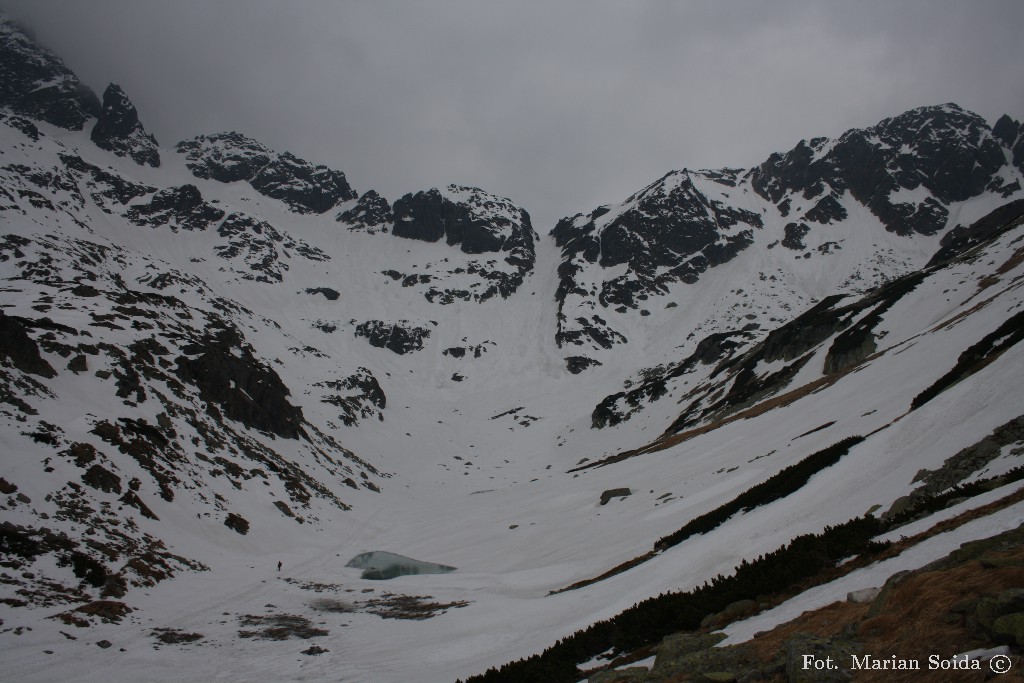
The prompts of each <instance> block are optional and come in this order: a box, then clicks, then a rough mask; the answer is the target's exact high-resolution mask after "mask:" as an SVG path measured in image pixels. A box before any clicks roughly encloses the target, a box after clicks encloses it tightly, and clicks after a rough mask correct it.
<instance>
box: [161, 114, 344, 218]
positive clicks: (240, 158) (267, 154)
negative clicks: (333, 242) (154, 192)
mask: <svg viewBox="0 0 1024 683" xmlns="http://www.w3.org/2000/svg"><path fill="white" fill-rule="evenodd" d="M175 149H176V150H177V151H178V153H180V154H184V155H185V159H186V161H185V165H186V166H187V167H188V169H189V170H190V171H191V172H192V174H193V175H194V176H196V177H197V178H203V179H212V180H218V181H220V182H222V183H231V182H237V181H246V182H248V183H249V185H251V186H252V188H253V189H254V190H256V191H257V192H259V193H260V194H262V195H263V196H265V197H270V198H271V199H279V200H281V201H283V202H284V203H285V204H286V205H287V206H288V208H289V209H291V210H292V211H294V212H296V213H325V212H327V211H329V210H330V209H332V208H334V206H336V205H337V204H338V203H339V202H343V201H348V200H351V199H355V198H356V197H357V196H358V195H357V194H356V192H355V191H354V190H353V189H352V188H351V187H350V186H349V184H348V181H347V180H346V179H345V174H344V173H342V172H341V171H335V170H333V169H330V168H327V167H326V166H321V165H316V164H312V163H310V162H308V161H305V160H304V159H300V158H298V157H296V156H295V155H294V154H291V153H290V152H283V153H278V152H275V151H273V150H271V149H270V148H268V147H266V146H265V145H263V144H262V143H260V142H258V141H256V140H254V139H252V138H249V137H246V136H245V135H241V134H240V133H234V132H229V133H215V134H213V135H200V136H198V137H196V138H193V139H192V140H185V141H183V142H179V143H178V145H177V146H176V147H175Z"/></svg>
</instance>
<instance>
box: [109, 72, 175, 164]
mask: <svg viewBox="0 0 1024 683" xmlns="http://www.w3.org/2000/svg"><path fill="white" fill-rule="evenodd" d="M92 141H93V142H95V143H96V146H97V147H100V148H101V149H105V150H107V151H110V152H113V153H114V154H116V155H118V156H121V157H123V156H128V157H131V159H132V160H133V161H135V163H137V164H139V165H140V166H143V165H146V166H153V167H157V166H159V165H160V154H159V152H157V142H156V138H154V137H153V136H152V135H150V134H149V133H147V132H146V129H145V128H143V127H142V123H141V122H140V121H139V112H138V111H137V110H136V109H135V105H134V104H132V102H131V100H129V99H128V96H127V95H125V94H124V90H122V89H121V86H119V85H115V84H114V83H111V84H110V85H108V86H107V89H106V90H105V91H104V92H103V111H101V112H100V116H99V120H97V121H96V125H95V126H93V129H92Z"/></svg>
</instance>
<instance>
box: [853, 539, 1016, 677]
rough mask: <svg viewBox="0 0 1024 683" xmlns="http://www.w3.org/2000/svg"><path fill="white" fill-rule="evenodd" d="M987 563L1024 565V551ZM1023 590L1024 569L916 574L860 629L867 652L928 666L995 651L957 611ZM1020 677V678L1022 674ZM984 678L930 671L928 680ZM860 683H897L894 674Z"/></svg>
mask: <svg viewBox="0 0 1024 683" xmlns="http://www.w3.org/2000/svg"><path fill="white" fill-rule="evenodd" d="M986 558H991V559H998V560H999V561H1000V562H1019V563H1020V564H1021V565H1024V549H1022V548H1018V549H1015V550H1013V551H1009V552H1002V553H995V552H994V553H989V554H988V555H986ZM1020 586H1024V566H992V565H991V564H988V565H987V566H986V564H985V563H983V562H979V561H972V562H968V563H966V564H963V565H960V566H957V567H953V568H951V569H947V570H940V571H929V572H923V573H920V574H910V575H908V576H907V577H906V578H905V579H903V580H902V581H899V582H897V583H896V584H895V585H894V586H893V587H892V588H891V589H890V590H889V591H888V594H887V595H885V596H884V597H883V599H884V606H883V608H882V610H881V612H880V613H879V614H877V616H874V617H871V618H868V619H865V620H864V621H863V622H862V623H861V624H860V629H859V633H860V636H861V638H862V642H863V643H864V651H865V652H870V653H871V654H873V655H875V656H876V657H889V656H890V655H896V656H897V657H900V658H908V659H917V660H918V661H920V662H921V663H922V667H926V666H927V665H926V662H927V660H928V657H929V655H935V654H937V655H940V656H941V657H943V658H947V657H951V656H953V655H954V654H957V653H960V652H965V651H967V650H972V649H975V648H980V647H990V646H991V645H992V644H991V643H987V642H985V641H983V640H981V639H980V638H979V636H978V635H977V634H975V633H973V632H972V631H971V630H970V629H969V628H968V625H967V623H966V617H965V615H964V614H962V613H960V612H958V611H955V610H954V608H955V607H956V606H957V605H958V603H959V604H963V603H964V602H965V601H970V600H973V599H977V598H981V597H986V596H989V597H994V596H996V595H998V594H999V593H1000V592H1001V591H1003V590H1006V589H1008V588H1019V587H1020ZM1017 673H1018V677H1019V676H1020V675H1021V673H1022V672H1019V671H1018V672H1017ZM984 674H985V672H984V671H983V672H974V673H972V672H964V671H955V672H953V671H945V672H944V671H929V672H928V673H927V674H925V675H927V676H928V680H929V681H972V680H978V681H981V680H984V679H985V675H984ZM914 675H916V676H918V677H920V676H921V675H922V674H921V672H916V673H915V674H914ZM858 680H864V681H891V680H897V679H896V678H894V677H893V672H862V673H861V675H860V676H859V677H858ZM907 680H910V678H909V677H908V679H907Z"/></svg>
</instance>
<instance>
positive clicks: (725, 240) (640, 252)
mask: <svg viewBox="0 0 1024 683" xmlns="http://www.w3.org/2000/svg"><path fill="white" fill-rule="evenodd" d="M723 173H725V172H723ZM626 203H627V204H630V206H629V208H627V209H626V210H625V211H623V212H621V213H620V214H619V215H618V216H616V217H615V218H614V219H613V220H612V221H611V222H610V223H608V224H607V225H604V226H602V227H601V228H598V224H597V221H598V219H599V218H601V217H602V216H604V215H605V214H606V213H607V212H608V209H607V208H605V207H601V208H598V209H595V210H594V211H592V212H591V213H590V215H589V216H588V217H584V216H583V215H582V214H578V215H576V216H575V217H573V218H564V219H562V220H561V221H559V222H558V225H556V226H555V228H554V230H552V231H551V235H552V236H553V237H554V238H555V244H556V245H558V246H559V247H561V248H562V258H563V260H562V264H561V266H560V267H559V276H560V280H559V287H558V292H557V293H556V295H555V296H556V299H558V301H564V300H565V297H566V296H567V295H568V294H569V293H570V292H573V291H577V292H578V293H583V294H585V292H579V289H578V286H577V284H576V282H575V278H574V276H575V275H576V274H577V273H578V272H579V270H581V269H582V268H583V267H584V264H585V263H589V264H594V263H596V264H597V265H599V266H601V267H602V268H610V267H612V266H617V265H620V264H628V265H629V272H628V273H627V274H626V275H621V276H619V277H616V278H614V279H612V280H608V281H606V282H604V283H603V285H602V287H601V292H600V295H599V297H598V300H599V301H600V303H601V305H603V306H616V305H623V306H627V307H630V308H636V307H637V306H638V302H639V301H642V300H644V299H646V298H647V295H649V294H650V293H651V292H664V291H667V289H666V285H667V284H668V283H671V282H687V283H691V284H692V283H694V282H696V281H697V277H698V275H699V274H700V273H702V272H704V271H705V270H707V269H708V268H710V267H713V266H716V265H719V264H722V263H725V262H727V261H729V260H731V259H732V258H733V257H734V256H736V254H738V253H739V252H740V251H742V250H743V249H745V248H746V247H748V246H750V244H752V243H753V237H752V232H751V231H752V230H753V229H756V228H760V227H761V225H762V222H761V217H760V216H758V215H757V214H755V213H752V212H750V211H746V210H744V209H739V208H735V207H730V206H725V205H723V204H722V203H720V202H717V201H715V200H712V199H709V198H708V197H707V196H706V195H704V194H703V193H702V192H701V191H700V190H699V189H698V188H697V187H696V186H695V185H694V183H693V179H692V177H691V172H689V171H673V172H671V173H669V174H667V175H666V176H664V177H663V178H661V179H659V180H658V181H656V182H655V183H653V184H651V185H650V186H648V187H646V188H644V189H643V190H641V191H640V192H638V193H637V194H635V195H633V196H632V197H630V198H629V199H627V200H626ZM588 219H589V220H588ZM733 228H736V230H732V229H733Z"/></svg>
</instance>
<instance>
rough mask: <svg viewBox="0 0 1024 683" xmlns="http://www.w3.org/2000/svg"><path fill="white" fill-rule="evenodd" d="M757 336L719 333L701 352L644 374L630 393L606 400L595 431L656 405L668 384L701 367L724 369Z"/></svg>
mask: <svg viewBox="0 0 1024 683" xmlns="http://www.w3.org/2000/svg"><path fill="white" fill-rule="evenodd" d="M752 338H753V335H752V334H750V333H749V332H746V331H742V330H741V331H733V332H718V333H715V334H711V335H708V336H707V337H705V338H704V339H702V340H701V341H700V342H699V343H698V344H697V348H696V349H694V351H693V353H691V354H690V355H689V356H688V357H687V358H685V359H683V360H682V361H680V362H677V363H672V364H670V365H668V366H667V367H665V366H659V367H656V368H651V369H649V370H646V371H644V372H642V373H641V374H642V375H643V376H644V379H643V381H642V382H640V383H639V384H637V385H636V386H633V387H630V388H629V390H628V391H620V392H618V393H615V394H611V395H609V396H605V397H604V398H603V399H602V400H601V402H600V403H598V404H597V406H595V407H594V410H593V412H591V415H590V421H591V426H592V427H593V428H594V429H601V428H603V427H614V426H615V425H617V424H619V423H621V422H624V421H626V420H628V419H629V418H630V417H632V416H633V414H634V413H636V412H637V411H639V410H640V409H641V407H642V406H643V404H644V403H649V402H652V401H656V400H658V399H659V398H661V397H662V396H664V395H665V394H667V393H668V383H669V382H670V381H671V380H673V379H676V378H678V377H682V376H683V375H685V374H687V373H689V372H691V371H692V370H693V368H695V367H696V366H697V364H698V363H700V364H703V365H711V364H713V363H717V364H719V367H722V366H723V365H724V364H725V363H726V362H727V361H728V360H729V359H731V358H732V357H733V356H735V355H736V353H737V352H738V350H739V349H740V348H742V347H743V345H744V344H745V343H747V342H749V341H750V340H751V339H752Z"/></svg>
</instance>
